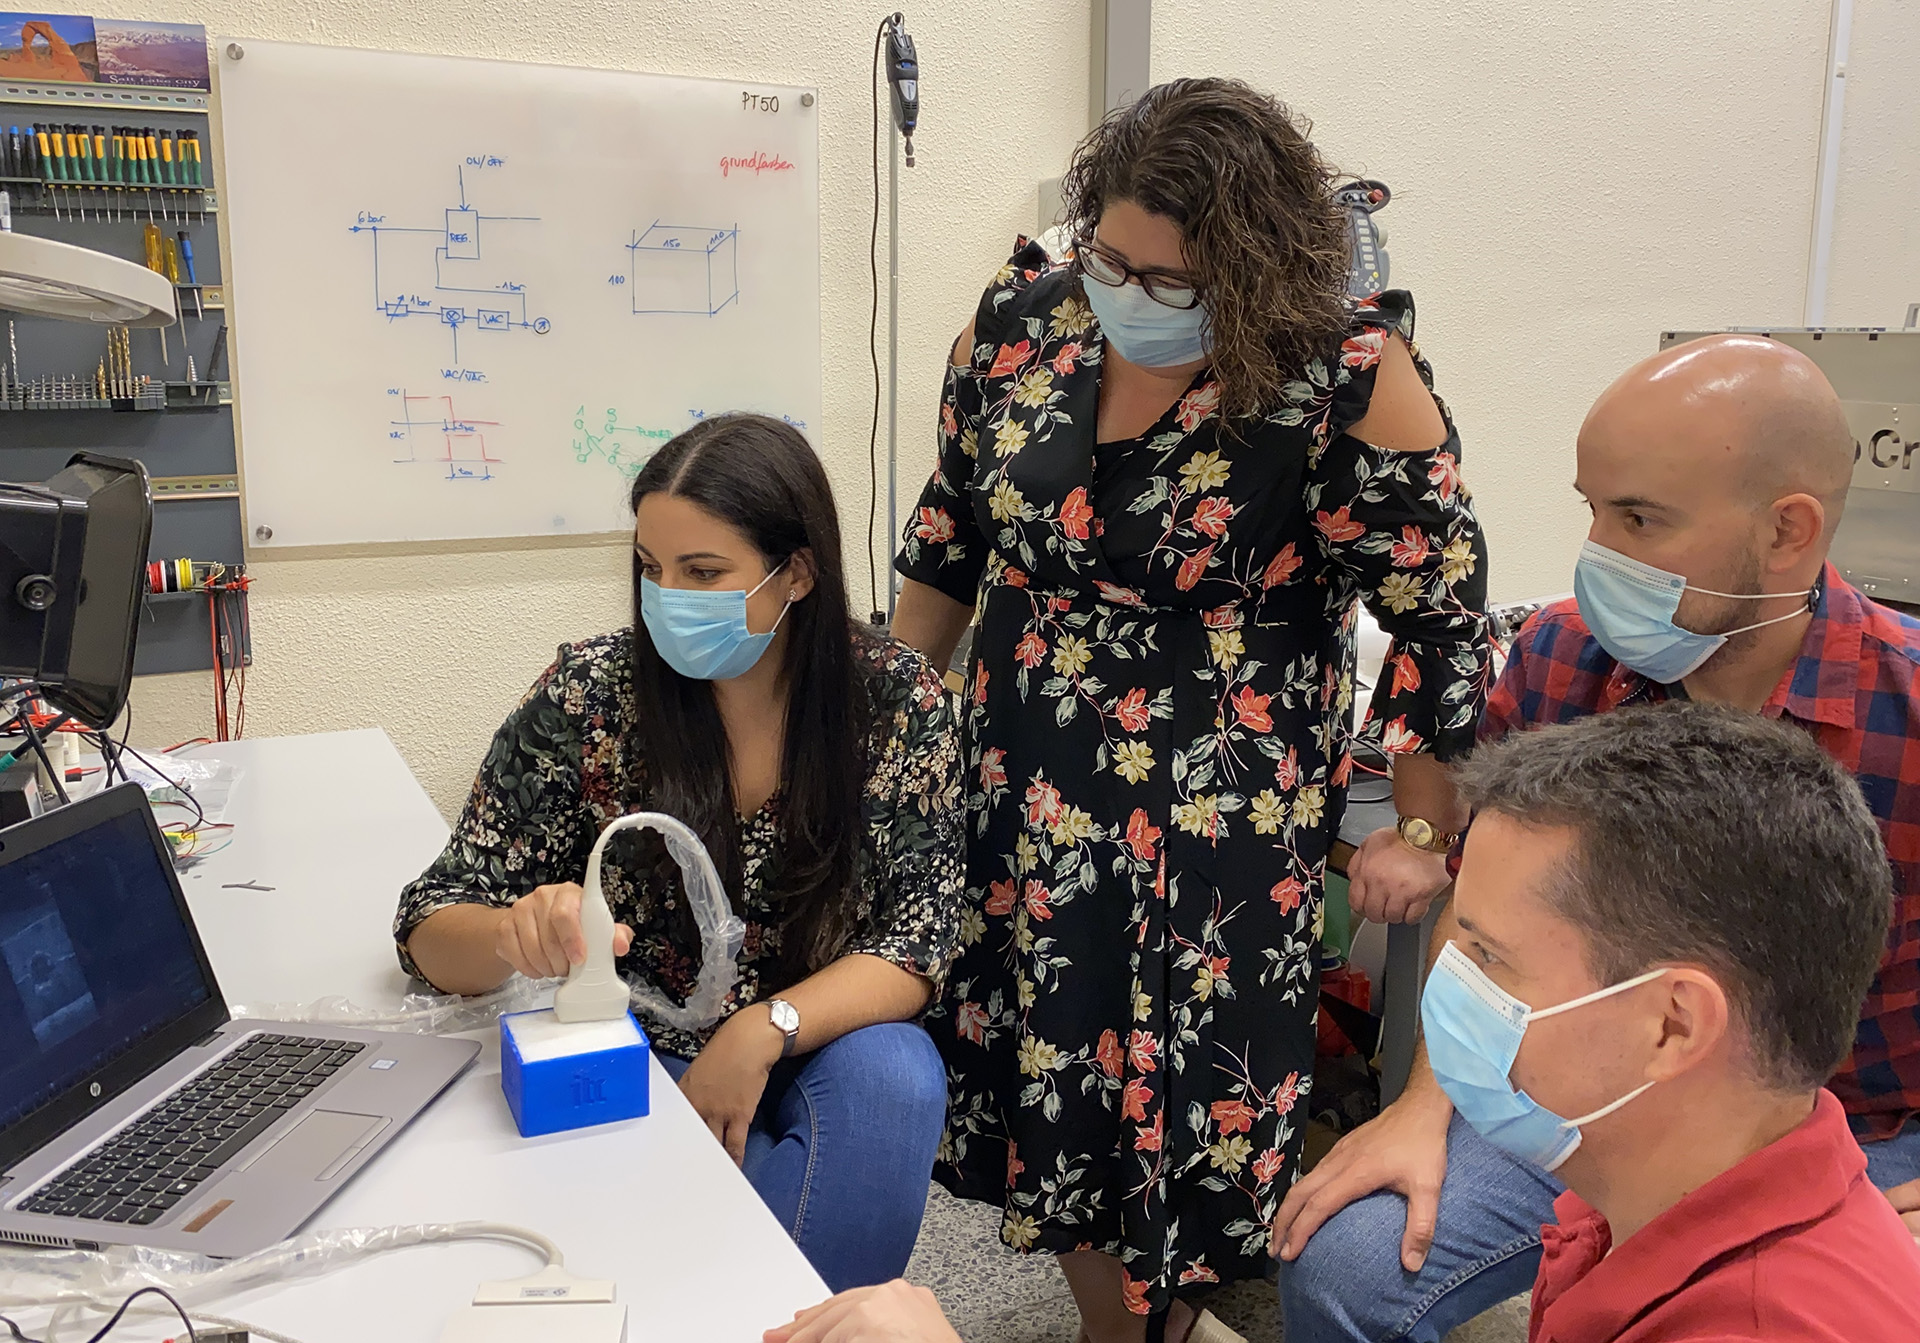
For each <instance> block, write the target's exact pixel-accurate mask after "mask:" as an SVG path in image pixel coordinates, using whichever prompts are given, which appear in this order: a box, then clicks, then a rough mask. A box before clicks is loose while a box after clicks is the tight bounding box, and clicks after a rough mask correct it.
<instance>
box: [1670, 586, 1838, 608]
mask: <svg viewBox="0 0 1920 1343" xmlns="http://www.w3.org/2000/svg"><path fill="white" fill-rule="evenodd" d="M1687 591H1688V592H1697V593H1699V594H1700V595H1701V596H1702V597H1725V598H1726V599H1727V600H1728V601H1730V602H1770V601H1773V600H1774V599H1775V598H1779V599H1781V600H1785V599H1786V598H1788V597H1792V598H1794V599H1796V600H1797V601H1801V602H1804V603H1806V606H1807V609H1808V610H1812V609H1813V599H1814V598H1815V597H1816V596H1818V595H1819V592H1820V589H1819V588H1817V587H1814V588H1808V589H1807V590H1806V591H1805V592H1715V591H1714V590H1713V589H1712V588H1697V587H1695V586H1694V585H1693V584H1691V583H1689V584H1687ZM1794 614H1796V615H1798V614H1799V612H1797V611H1796V612H1795V613H1794Z"/></svg>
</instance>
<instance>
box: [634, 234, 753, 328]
mask: <svg viewBox="0 0 1920 1343" xmlns="http://www.w3.org/2000/svg"><path fill="white" fill-rule="evenodd" d="M627 256H628V258H629V259H628V264H627V273H626V274H625V275H614V276H611V277H609V280H608V283H610V284H612V285H614V286H615V287H616V288H617V287H620V286H622V285H624V286H625V287H626V289H627V293H628V296H629V299H630V301H631V305H632V310H633V312H634V313H635V314H637V315H647V314H681V315H685V316H691V317H717V316H719V315H720V314H721V313H722V312H723V311H725V310H726V309H727V308H728V307H729V306H730V305H732V304H734V303H737V302H739V300H740V229H739V227H738V226H737V225H736V226H734V227H731V228H697V227H692V226H688V225H681V224H663V223H660V222H659V221H657V220H656V221H655V222H654V224H653V225H652V227H650V228H648V229H647V230H646V231H645V232H644V233H641V232H635V233H634V235H633V238H632V240H631V241H630V242H628V243H627Z"/></svg>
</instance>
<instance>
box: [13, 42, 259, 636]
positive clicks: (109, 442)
mask: <svg viewBox="0 0 1920 1343" xmlns="http://www.w3.org/2000/svg"><path fill="white" fill-rule="evenodd" d="M71 125H84V126H86V127H89V128H92V127H94V126H105V127H107V128H109V132H111V129H112V128H116V127H139V128H143V129H144V128H152V129H153V130H154V131H155V132H156V134H158V135H161V136H172V137H185V136H187V135H188V134H189V133H191V134H192V135H193V136H194V137H196V138H197V141H198V149H199V156H200V161H199V178H198V181H197V182H194V181H193V180H192V179H191V177H190V175H189V174H187V173H181V174H180V179H179V180H178V181H175V182H172V183H168V182H162V181H158V180H155V181H152V182H147V181H142V180H137V179H135V180H120V181H116V180H111V176H110V175H109V174H108V173H106V172H104V171H102V172H101V173H100V176H99V177H98V178H97V179H96V178H94V177H91V176H88V177H82V176H78V175H75V176H74V177H72V178H68V177H65V176H58V177H56V176H54V175H53V173H52V172H51V171H49V170H48V169H46V168H45V167H44V166H42V170H41V172H40V175H39V176H37V177H35V176H29V175H26V174H24V173H21V172H19V171H18V170H17V168H16V171H14V172H11V173H7V174H0V190H4V191H5V192H6V193H7V195H8V198H9V202H10V204H11V209H12V216H13V228H14V231H15V232H18V233H26V234H32V235H34V236H37V237H42V238H52V239H55V240H57V241H59V242H64V243H71V244H73V245H75V246H79V247H89V248H93V249H95V250H97V251H101V252H107V253H109V254H111V255H114V256H117V257H121V258H123V259H125V260H129V261H134V262H140V263H144V262H145V261H146V260H147V257H146V253H145V237H146V225H147V224H148V222H152V223H153V224H155V225H156V226H158V227H159V229H161V230H162V231H163V233H164V237H165V238H166V239H170V240H171V239H177V238H178V236H179V235H180V234H185V235H186V238H187V240H188V242H189V243H190V245H191V248H192V257H193V266H194V270H193V278H192V282H189V281H188V276H187V275H186V274H185V273H184V271H183V273H182V274H180V276H179V283H176V285H175V287H174V291H175V295H176V304H177V307H178V308H179V311H180V321H179V322H178V323H177V324H175V325H173V326H169V327H166V328H164V330H156V329H134V330H132V331H130V332H128V333H127V340H126V343H125V350H126V357H125V363H126V365H127V375H126V378H125V379H115V380H114V381H111V382H109V383H107V384H106V385H103V383H102V377H103V369H104V368H108V367H112V368H115V369H118V368H119V365H117V364H114V365H109V364H108V363H107V359H108V357H109V356H108V351H109V348H110V342H109V336H108V330H109V328H106V327H103V326H97V325H94V324H92V323H87V322H63V321H55V320H52V319H47V318H35V317H21V316H17V315H13V314H8V313H4V312H0V479H5V480H16V481H37V480H44V479H45V478H46V477H48V476H50V475H52V474H53V473H54V472H56V471H58V470H59V469H60V468H61V467H62V466H64V465H65V464H66V460H67V458H68V457H69V456H70V455H71V454H72V453H74V452H76V451H80V450H82V449H86V450H92V451H96V452H106V453H112V454H114V455H116V456H122V457H132V458H136V459H138V460H140V461H142V462H144V463H145V464H146V467H147V471H148V473H149V474H150V475H151V476H152V477H153V480H154V509H153V514H154V519H153V542H152V545H151V547H150V549H149V552H148V558H149V559H153V560H160V559H174V558H180V557H190V558H192V559H194V560H197V561H216V562H219V563H221V564H224V565H226V566H227V567H228V569H229V570H236V571H239V570H241V569H242V566H243V565H244V563H245V559H246V553H245V547H244V542H243V539H242V533H241V526H240V492H239V489H238V476H237V472H238V456H237V451H236V447H235V438H234V412H233V397H232V392H231V383H230V380H229V379H230V374H229V368H230V364H229V356H228V353H227V346H228V342H227V334H226V311H227V306H226V294H225V289H224V286H223V284H222V281H221V270H220V266H221V246H220V244H221V234H220V226H221V214H220V198H219V191H218V184H217V183H216V181H215V179H214V163H213V155H212V136H211V125H210V115H209V110H208V95H207V94H206V93H205V92H202V91H200V90H196V89H156V88H137V89H134V88H124V87H112V86H104V85H74V84H35V83H32V82H28V81H19V80H11V79H7V80H0V135H10V134H11V131H12V128H13V127H15V126H18V127H19V128H20V130H21V133H22V135H23V136H24V135H25V134H26V132H27V128H28V127H29V126H61V127H66V126H71ZM180 142H181V141H180V140H179V139H176V140H175V143H176V144H178V143H180ZM35 166H41V165H35ZM98 166H99V165H90V168H97V167H98ZM62 167H63V169H64V168H65V167H66V165H62ZM156 176H157V174H156ZM182 250H184V249H182ZM9 320H10V321H11V332H10V333H9V331H8V330H7V329H6V327H7V324H8V322H9ZM114 330H118V328H114ZM9 335H10V336H11V339H9ZM163 338H164V347H165V353H164V356H163V354H162V341H163ZM16 351H17V356H16V353H15V352H16ZM189 357H191V359H192V360H193V376H192V377H191V378H190V377H189V376H188V362H187V361H188V359H189ZM102 392H105V393H106V395H102V394H101V393H102ZM193 595H194V594H182V593H166V594H156V595H154V596H150V597H149V598H148V600H147V603H146V607H145V611H144V613H143V616H142V620H141V626H140V636H139V643H138V645H137V650H136V655H135V661H134V670H135V671H136V672H138V673H150V672H180V671H204V670H206V669H208V668H209V667H211V666H212V664H213V655H212V643H211V640H212V637H213V630H212V623H211V615H210V608H209V602H208V600H207V599H206V598H205V597H201V598H200V599H199V600H183V599H182V598H185V597H191V596H193ZM240 600H244V595H242V596H241V598H240ZM234 623H235V625H236V626H237V627H239V628H242V629H244V627H245V622H244V621H237V622H234ZM237 651H238V654H239V657H238V658H233V657H230V659H229V660H230V661H238V660H239V659H240V658H245V657H246V656H247V654H248V651H249V650H247V649H246V648H244V647H243V648H241V649H239V650H237Z"/></svg>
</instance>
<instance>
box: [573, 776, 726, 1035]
mask: <svg viewBox="0 0 1920 1343" xmlns="http://www.w3.org/2000/svg"><path fill="white" fill-rule="evenodd" d="M639 829H646V830H657V831H659V832H660V836H661V838H662V839H663V840H665V842H666V846H667V852H668V853H670V854H672V855H673V861H674V862H676V863H678V864H679V865H680V878H681V883H680V884H681V886H682V887H683V888H684V889H685V891H686V896H687V907H688V908H689V909H690V910H691V911H692V912H693V921H694V924H695V926H696V927H698V928H699V929H700V974H699V978H698V979H697V981H696V982H695V984H694V989H693V992H692V993H691V994H689V995H688V996H687V1001H686V1002H685V1003H684V1004H679V1003H673V1002H670V1001H668V999H667V997H666V995H665V994H663V993H661V992H660V991H659V990H658V989H656V988H653V987H652V986H651V985H647V984H639V983H635V982H634V981H632V980H628V981H627V993H628V997H629V998H630V999H631V1000H632V1002H633V1005H634V1006H635V1007H638V1008H639V1009H640V1010H641V1011H642V1012H644V1013H646V1014H647V1015H648V1016H649V1017H652V1018H653V1019H654V1020H656V1021H660V1022H663V1023H665V1024H666V1025H668V1026H672V1027H674V1028H675V1029H676V1030H683V1031H703V1030H705V1029H706V1028H707V1027H709V1026H711V1025H713V1023H714V1022H716V1021H718V1020H720V1012H721V1009H722V1008H724V1007H725V1006H726V1002H727V995H728V994H729V993H731V992H733V986H734V985H735V984H737V983H738V982H739V980H740V966H739V962H738V959H737V958H738V957H739V955H740V944H741V943H742V942H744V941H745V940H746V936H747V926H746V924H744V923H742V922H741V921H740V920H739V919H738V918H736V917H735V916H734V913H733V906H732V905H731V904H730V903H728V901H727V888H726V887H725V886H723V885H721V884H720V874H719V872H717V871H716V870H715V869H714V866H713V858H712V856H711V855H709V854H708V853H707V846H706V845H704V844H702V843H701V842H700V836H698V835H696V834H694V833H693V831H692V829H691V828H689V827H688V826H687V825H686V823H685V822H683V821H680V820H677V819H675V818H674V817H672V816H669V815H667V814H666V813H665V812H660V811H636V812H632V813H630V814H628V815H626V816H622V817H621V818H620V819H619V820H617V821H615V822H614V823H613V824H611V825H609V826H608V827H607V828H606V829H605V830H602V831H601V832H600V838H599V840H598V841H597V842H596V843H595V844H594V846H593V853H592V855H591V856H590V857H589V858H588V859H587V885H588V886H589V888H592V887H595V886H597V885H598V883H599V880H600V852H601V850H602V849H604V848H605V847H606V844H607V840H608V839H609V838H610V837H611V836H612V835H613V834H614V833H615V832H616V831H620V830H639ZM611 931H612V930H611V929H609V930H608V933H609V936H610V935H611Z"/></svg>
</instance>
